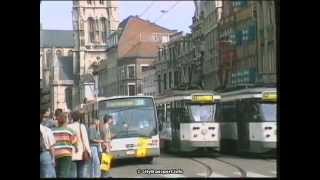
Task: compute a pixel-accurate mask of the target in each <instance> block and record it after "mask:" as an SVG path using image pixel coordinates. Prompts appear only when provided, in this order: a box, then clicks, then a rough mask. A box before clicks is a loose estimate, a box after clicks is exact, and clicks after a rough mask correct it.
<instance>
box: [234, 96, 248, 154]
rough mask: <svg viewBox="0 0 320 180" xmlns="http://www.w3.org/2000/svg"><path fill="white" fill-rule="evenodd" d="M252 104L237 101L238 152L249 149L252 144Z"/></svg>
mask: <svg viewBox="0 0 320 180" xmlns="http://www.w3.org/2000/svg"><path fill="white" fill-rule="evenodd" d="M249 109H250V106H249V103H248V102H246V101H238V102H237V117H238V152H245V151H248V149H249V146H250V136H249V134H250V132H249V123H250V121H251V118H250V110H249Z"/></svg>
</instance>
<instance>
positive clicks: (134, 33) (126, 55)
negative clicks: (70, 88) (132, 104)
mask: <svg viewBox="0 0 320 180" xmlns="http://www.w3.org/2000/svg"><path fill="white" fill-rule="evenodd" d="M171 32H172V31H170V30H168V29H166V28H163V27H161V26H158V25H156V24H153V23H151V22H149V21H146V20H143V19H141V18H139V17H137V16H129V17H128V18H126V19H124V20H123V21H122V22H121V23H120V24H119V27H118V30H117V31H116V32H114V33H112V34H111V35H110V36H109V38H108V42H110V44H111V45H110V46H108V48H107V57H108V60H107V62H105V63H101V64H100V65H98V66H97V67H96V68H95V73H97V74H99V96H116V95H129V96H133V95H137V94H140V93H142V83H143V79H142V74H143V73H142V72H143V71H144V69H145V68H147V67H148V66H150V64H152V63H153V62H154V60H155V58H156V57H157V52H158V49H159V46H160V44H162V43H163V42H167V41H168V39H169V35H170V33H171Z"/></svg>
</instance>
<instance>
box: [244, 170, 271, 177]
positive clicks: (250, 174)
mask: <svg viewBox="0 0 320 180" xmlns="http://www.w3.org/2000/svg"><path fill="white" fill-rule="evenodd" d="M247 177H270V176H265V175H262V174H258V173H254V172H250V171H248V172H247Z"/></svg>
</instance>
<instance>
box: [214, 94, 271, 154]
mask: <svg viewBox="0 0 320 180" xmlns="http://www.w3.org/2000/svg"><path fill="white" fill-rule="evenodd" d="M221 96H222V100H221V105H222V118H221V119H220V120H221V151H222V152H233V153H245V152H247V153H248V152H251V153H266V152H272V151H273V150H275V149H276V143H277V116H276V113H277V90H276V88H248V89H243V90H237V91H232V92H225V93H221Z"/></svg>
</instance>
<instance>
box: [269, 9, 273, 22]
mask: <svg viewBox="0 0 320 180" xmlns="http://www.w3.org/2000/svg"><path fill="white" fill-rule="evenodd" d="M269 24H272V9H271V6H270V7H269Z"/></svg>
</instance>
